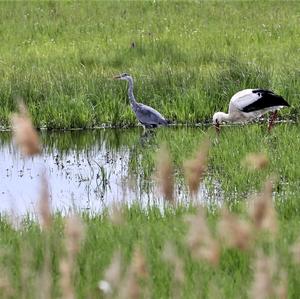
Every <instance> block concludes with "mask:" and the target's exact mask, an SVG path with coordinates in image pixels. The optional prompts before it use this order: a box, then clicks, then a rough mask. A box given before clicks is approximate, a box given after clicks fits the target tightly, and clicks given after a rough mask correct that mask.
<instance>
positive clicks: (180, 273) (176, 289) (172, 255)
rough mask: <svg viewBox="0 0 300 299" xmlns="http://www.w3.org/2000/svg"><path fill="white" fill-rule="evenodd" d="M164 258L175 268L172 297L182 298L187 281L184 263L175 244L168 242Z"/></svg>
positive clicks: (175, 298)
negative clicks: (183, 287)
mask: <svg viewBox="0 0 300 299" xmlns="http://www.w3.org/2000/svg"><path fill="white" fill-rule="evenodd" d="M162 258H163V259H164V260H165V261H166V262H168V263H169V264H170V265H171V266H172V268H173V286H172V298H174V299H177V298H181V297H182V296H181V293H182V286H183V284H184V281H185V274H184V264H183V262H182V260H181V259H180V258H179V256H178V254H177V252H176V249H175V247H174V245H173V244H171V243H170V242H167V243H166V245H165V248H164V250H163V254H162Z"/></svg>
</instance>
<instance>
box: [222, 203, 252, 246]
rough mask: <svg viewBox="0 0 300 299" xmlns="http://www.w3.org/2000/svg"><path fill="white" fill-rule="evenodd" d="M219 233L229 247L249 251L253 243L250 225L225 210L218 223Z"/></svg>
mask: <svg viewBox="0 0 300 299" xmlns="http://www.w3.org/2000/svg"><path fill="white" fill-rule="evenodd" d="M218 232H219V235H220V237H221V238H222V239H223V240H224V241H225V243H226V244H227V246H229V247H232V248H237V249H240V250H247V249H249V248H250V247H251V245H252V241H253V230H252V226H251V224H250V223H248V222H246V221H245V220H243V219H239V218H238V217H237V216H235V215H233V214H232V213H230V212H229V211H228V210H227V209H223V211H222V216H221V220H220V221H219V223H218Z"/></svg>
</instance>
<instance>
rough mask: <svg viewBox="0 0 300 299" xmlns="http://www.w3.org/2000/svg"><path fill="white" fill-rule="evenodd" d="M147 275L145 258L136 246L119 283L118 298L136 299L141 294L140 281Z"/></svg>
mask: <svg viewBox="0 0 300 299" xmlns="http://www.w3.org/2000/svg"><path fill="white" fill-rule="evenodd" d="M147 277H148V270H147V265H146V260H145V258H144V255H143V254H142V252H141V249H140V248H139V247H136V248H135V250H134V253H133V257H132V260H131V264H130V266H129V269H128V271H127V273H126V275H125V278H124V280H123V282H122V283H121V287H120V292H119V294H118V298H120V299H128V298H130V299H138V298H141V296H142V295H143V292H142V288H141V283H142V282H143V281H145V280H146V278H147Z"/></svg>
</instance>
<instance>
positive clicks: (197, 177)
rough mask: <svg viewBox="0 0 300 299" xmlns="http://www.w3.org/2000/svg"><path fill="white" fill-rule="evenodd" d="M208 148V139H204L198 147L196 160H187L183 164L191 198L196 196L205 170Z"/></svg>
mask: <svg viewBox="0 0 300 299" xmlns="http://www.w3.org/2000/svg"><path fill="white" fill-rule="evenodd" d="M209 148H210V141H209V139H205V140H204V141H203V142H202V144H201V145H200V148H199V150H198V152H197V154H196V158H195V159H191V160H187V161H185V162H184V164H183V168H184V175H185V180H186V183H187V185H188V188H189V190H190V193H191V194H192V195H193V196H195V195H196V194H197V192H198V189H199V185H200V183H201V181H202V179H203V177H204V174H205V172H206V170H207V160H208V151H209Z"/></svg>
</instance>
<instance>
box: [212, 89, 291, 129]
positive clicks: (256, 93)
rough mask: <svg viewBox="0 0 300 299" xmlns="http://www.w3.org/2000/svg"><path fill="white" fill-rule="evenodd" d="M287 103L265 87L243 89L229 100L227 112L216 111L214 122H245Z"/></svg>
mask: <svg viewBox="0 0 300 299" xmlns="http://www.w3.org/2000/svg"><path fill="white" fill-rule="evenodd" d="M284 106H289V104H288V103H287V102H286V101H285V100H284V99H283V98H282V97H281V96H279V95H276V94H275V93H273V92H272V91H269V90H265V89H244V90H241V91H239V92H237V93H236V94H235V95H234V96H233V97H232V98H231V100H230V103H229V109H228V114H227V113H224V112H217V113H215V114H214V116H213V122H214V124H220V123H222V122H224V121H225V122H234V123H236V122H247V121H249V120H252V119H254V118H257V117H259V116H261V115H263V114H265V113H267V112H270V111H276V110H278V109H280V108H283V107H284Z"/></svg>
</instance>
